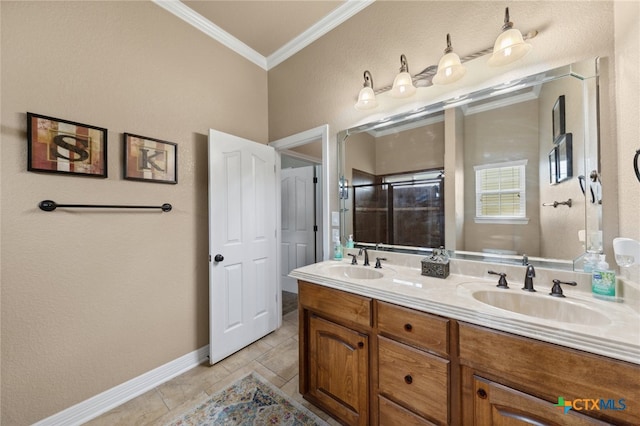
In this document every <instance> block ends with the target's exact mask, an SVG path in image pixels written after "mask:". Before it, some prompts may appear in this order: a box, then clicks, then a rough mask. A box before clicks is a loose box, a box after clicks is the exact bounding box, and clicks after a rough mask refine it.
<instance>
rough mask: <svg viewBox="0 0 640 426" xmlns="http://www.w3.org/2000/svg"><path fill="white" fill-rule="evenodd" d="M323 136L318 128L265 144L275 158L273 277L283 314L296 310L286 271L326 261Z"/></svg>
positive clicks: (324, 130)
mask: <svg viewBox="0 0 640 426" xmlns="http://www.w3.org/2000/svg"><path fill="white" fill-rule="evenodd" d="M328 134H329V126H328V125H323V126H319V127H316V128H314V129H310V130H307V131H305V132H301V133H297V134H295V135H292V136H288V137H286V138H283V139H279V140H277V141H273V142H271V143H269V145H270V146H273V147H274V148H275V149H276V152H277V153H278V154H279V156H278V157H279V170H278V171H279V175H280V181H281V186H280V188H279V189H280V194H279V198H280V200H281V205H280V210H279V213H278V217H279V223H280V224H281V228H280V232H279V233H278V247H279V250H278V252H279V253H278V256H279V262H278V266H279V273H278V277H279V281H280V290H281V291H282V292H283V293H282V298H281V301H282V302H281V305H282V313H283V314H286V313H287V312H286V311H287V310H290V309H292V307H293V306H295V307H294V308H293V309H294V310H295V308H297V283H296V281H295V280H293V279H291V278H289V277H288V274H289V272H290V271H291V270H293V269H295V268H299V267H302V266H305V265H307V264H311V263H315V262H320V261H322V260H325V259H328V253H329V243H328V240H329V235H328V229H329V224H328V220H329V196H328V179H329V176H328V173H327V170H328V144H329V141H328ZM292 301H293V302H292Z"/></svg>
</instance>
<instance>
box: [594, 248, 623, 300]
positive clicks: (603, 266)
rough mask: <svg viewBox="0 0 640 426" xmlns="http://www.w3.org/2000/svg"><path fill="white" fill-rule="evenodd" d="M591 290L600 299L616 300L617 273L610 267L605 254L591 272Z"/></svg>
mask: <svg viewBox="0 0 640 426" xmlns="http://www.w3.org/2000/svg"><path fill="white" fill-rule="evenodd" d="M591 291H592V292H593V296H594V297H597V298H599V299H605V300H616V299H617V294H616V273H615V272H614V271H612V270H610V269H609V264H608V263H607V261H606V260H605V255H604V254H601V255H600V259H599V261H598V263H597V264H596V265H595V267H594V268H593V272H592V274H591Z"/></svg>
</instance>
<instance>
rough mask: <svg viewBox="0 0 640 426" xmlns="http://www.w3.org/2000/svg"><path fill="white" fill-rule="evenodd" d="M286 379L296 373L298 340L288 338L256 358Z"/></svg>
mask: <svg viewBox="0 0 640 426" xmlns="http://www.w3.org/2000/svg"><path fill="white" fill-rule="evenodd" d="M257 361H258V362H259V363H260V364H262V365H264V366H265V367H267V368H268V369H269V370H271V371H273V372H274V373H276V374H277V375H278V376H280V377H282V378H283V379H285V380H286V381H289V380H291V378H293V376H295V375H296V374H298V342H297V341H296V340H295V339H293V338H289V339H287V340H286V341H284V342H283V343H281V344H280V345H278V346H276V347H275V348H273V349H271V350H270V351H269V352H267V353H265V354H264V355H262V356H261V357H259V358H258V359H257Z"/></svg>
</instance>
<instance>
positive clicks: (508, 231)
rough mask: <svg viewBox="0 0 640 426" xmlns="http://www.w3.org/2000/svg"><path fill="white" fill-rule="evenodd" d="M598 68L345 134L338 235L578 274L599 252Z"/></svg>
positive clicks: (465, 98)
mask: <svg viewBox="0 0 640 426" xmlns="http://www.w3.org/2000/svg"><path fill="white" fill-rule="evenodd" d="M597 102H598V60H597V59H595V60H589V61H584V62H581V63H576V64H571V65H568V66H565V67H561V68H558V69H553V70H549V71H547V72H544V73H540V74H536V75H531V76H529V77H527V78H523V79H520V80H518V81H511V82H509V83H505V84H502V85H500V86H496V87H492V88H488V89H483V90H481V91H477V92H474V93H469V94H466V95H462V96H457V97H456V98H455V99H451V100H449V101H444V102H439V103H437V104H433V105H426V106H425V107H423V108H419V109H417V110H414V111H412V112H411V113H407V114H401V115H397V116H393V117H388V118H385V119H384V120H380V121H377V122H372V123H367V124H363V125H360V126H358V127H355V128H352V129H348V130H344V131H342V132H340V133H339V134H338V144H339V146H338V153H339V162H338V163H339V167H338V168H339V170H338V173H339V179H338V180H339V182H340V183H341V188H340V191H339V193H340V197H341V200H340V209H341V235H342V238H343V241H344V240H346V238H347V237H348V236H349V235H353V239H354V240H355V241H356V243H357V244H362V245H369V246H372V245H378V247H379V248H380V247H382V248H383V249H385V250H398V251H407V252H418V253H420V252H429V250H430V249H431V248H437V247H440V246H444V247H445V248H446V249H447V250H449V251H450V252H451V253H452V254H453V255H454V256H456V257H459V258H472V259H477V260H483V259H485V260H491V261H502V262H522V261H523V260H528V261H529V262H531V263H534V264H536V263H537V264H538V265H542V266H547V267H554V268H561V269H580V265H579V262H580V259H581V257H582V256H583V254H584V253H585V252H586V251H596V252H601V251H602V238H603V237H602V225H601V222H602V219H601V218H602V211H601V209H602V205H601V200H602V189H601V186H600V181H599V178H598V176H599V165H598V103H597Z"/></svg>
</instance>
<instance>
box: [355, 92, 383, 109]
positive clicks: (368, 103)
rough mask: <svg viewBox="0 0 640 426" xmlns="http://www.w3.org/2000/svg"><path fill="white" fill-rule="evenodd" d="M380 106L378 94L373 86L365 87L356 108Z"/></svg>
mask: <svg viewBox="0 0 640 426" xmlns="http://www.w3.org/2000/svg"><path fill="white" fill-rule="evenodd" d="M377 106H378V101H377V100H376V95H375V93H373V89H372V88H371V87H363V88H362V90H360V94H359V95H358V102H357V103H356V109H359V110H364V109H371V108H375V107H377Z"/></svg>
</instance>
